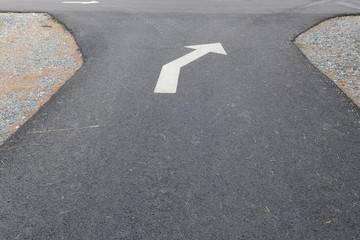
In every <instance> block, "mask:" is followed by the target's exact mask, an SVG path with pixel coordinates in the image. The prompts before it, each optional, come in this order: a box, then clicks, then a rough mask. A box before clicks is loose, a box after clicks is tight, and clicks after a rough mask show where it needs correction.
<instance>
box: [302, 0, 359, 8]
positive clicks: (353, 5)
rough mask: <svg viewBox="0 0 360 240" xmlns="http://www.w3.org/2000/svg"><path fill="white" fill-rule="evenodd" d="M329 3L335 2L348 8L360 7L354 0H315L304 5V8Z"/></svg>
mask: <svg viewBox="0 0 360 240" xmlns="http://www.w3.org/2000/svg"><path fill="white" fill-rule="evenodd" d="M327 3H334V4H337V5H341V6H344V7H348V8H353V9H360V5H357V3H356V4H355V3H352V2H346V1H337V0H322V1H317V2H313V3H309V4H307V5H305V6H303V8H308V7H313V6H316V5H322V4H327Z"/></svg>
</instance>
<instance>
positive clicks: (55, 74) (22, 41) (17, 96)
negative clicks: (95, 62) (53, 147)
mask: <svg viewBox="0 0 360 240" xmlns="http://www.w3.org/2000/svg"><path fill="white" fill-rule="evenodd" d="M0 62H1V64H0V145H1V144H2V143H3V142H4V140H6V139H7V138H8V137H9V136H10V135H11V134H13V133H14V132H15V131H16V130H17V129H18V128H19V126H20V125H21V124H23V123H24V122H26V120H28V119H29V118H30V117H31V116H32V115H33V114H34V113H35V112H36V111H37V110H38V109H39V108H40V107H41V106H42V105H43V104H44V103H45V102H46V101H47V100H49V98H50V97H51V96H52V95H53V94H54V93H55V92H56V91H57V90H58V89H59V88H60V87H61V86H62V85H63V84H64V83H65V82H66V81H67V80H68V79H70V78H71V77H72V75H73V74H74V73H75V72H76V71H77V70H78V69H79V68H80V67H81V66H82V56H81V53H80V51H79V48H78V46H77V44H76V42H75V40H74V38H73V36H72V35H71V34H70V33H69V32H68V31H66V29H65V27H64V26H63V25H61V24H60V23H58V22H56V21H55V20H54V19H53V18H52V17H51V16H50V15H48V14H45V13H0Z"/></svg>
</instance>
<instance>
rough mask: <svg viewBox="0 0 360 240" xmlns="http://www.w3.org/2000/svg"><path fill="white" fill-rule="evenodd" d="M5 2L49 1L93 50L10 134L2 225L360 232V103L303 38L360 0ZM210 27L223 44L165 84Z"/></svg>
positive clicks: (104, 233) (93, 234) (46, 231)
mask: <svg viewBox="0 0 360 240" xmlns="http://www.w3.org/2000/svg"><path fill="white" fill-rule="evenodd" d="M0 8H1V10H2V11H39V12H41V11H45V12H48V13H50V14H53V15H54V16H55V17H56V18H57V19H58V20H60V21H62V22H63V23H65V24H66V25H67V27H68V28H69V29H70V30H71V31H72V32H73V34H74V35H75V38H76V40H77V41H78V44H79V46H80V47H81V49H82V51H83V54H84V56H85V63H84V66H83V67H82V68H81V69H80V70H79V71H78V73H77V74H76V75H75V76H74V77H73V78H72V79H71V80H69V81H68V82H67V83H66V84H65V85H64V86H63V87H62V88H61V89H60V91H58V92H57V93H56V94H55V95H54V96H53V98H52V99H51V100H50V101H49V102H48V103H47V104H46V105H45V106H44V107H43V108H42V109H41V110H40V111H39V112H38V113H37V114H36V115H35V116H33V117H32V118H31V119H30V120H29V121H28V122H27V123H26V124H24V125H23V126H22V127H21V128H20V129H19V130H18V132H17V133H16V134H15V135H14V136H13V137H11V138H10V139H9V140H8V141H7V142H5V144H4V146H3V147H2V148H1V152H0V160H1V161H0V168H1V171H0V239H360V183H359V182H360V174H359V170H360V137H359V121H360V117H359V115H360V111H359V109H358V108H357V107H356V106H355V104H353V103H352V102H351V101H350V100H349V99H348V98H347V97H346V96H345V95H344V94H343V93H342V92H341V91H340V90H339V89H338V88H337V87H336V86H335V85H334V84H332V83H331V81H330V80H329V79H327V78H326V77H325V76H324V75H323V74H322V73H320V72H319V71H318V70H317V69H316V68H315V67H314V66H313V65H312V64H311V63H310V62H309V61H308V60H307V59H306V58H305V57H304V56H303V55H302V54H301V52H300V51H299V50H298V49H297V47H296V46H294V45H293V43H292V40H293V39H294V37H295V36H296V35H298V34H299V33H301V32H303V31H305V30H306V29H308V28H309V27H311V26H312V25H314V24H316V23H318V22H320V21H322V20H324V19H326V18H329V17H332V16H335V15H338V14H340V15H342V14H350V13H352V14H354V13H360V4H359V2H357V1H354V0H353V1H350V0H349V1H347V0H342V1H318V2H315V1H314V2H311V1H309V0H296V1H295V0H293V1H285V0H283V1H280V0H266V1H265V0H263V1H260V0H254V1H245V0H238V1H225V0H224V1H220V0H219V1H214V0H209V1H205V0H203V1H200V0H195V1H190V0H184V1H182V0H171V1H170V0H169V1H166V0H134V1H130V0H123V1H122V0H120V1H115V0H100V3H98V4H89V5H80V4H62V3H61V1H54V0H52V1H50V0H34V1H27V0H26V1H25V0H16V1H7V0H6V1H5V0H3V1H0ZM206 43H221V45H222V46H223V48H224V50H225V51H226V53H227V55H222V54H216V53H208V54H206V55H204V56H202V57H201V58H197V59H196V60H194V59H193V60H194V61H192V62H191V63H189V64H188V65H186V66H184V67H182V68H181V71H180V75H179V79H178V86H177V91H176V93H172V94H170V93H154V89H155V86H156V84H157V81H158V78H159V74H160V71H161V68H162V66H163V65H165V64H167V63H169V62H171V61H174V60H175V59H178V58H180V57H182V56H184V55H186V54H189V53H191V52H193V51H200V50H194V49H188V48H184V46H188V45H198V44H206ZM172 71H173V69H172ZM170 72H171V71H170ZM175 72H176V71H175ZM173 73H174V71H173Z"/></svg>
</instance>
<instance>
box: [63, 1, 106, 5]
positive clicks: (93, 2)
mask: <svg viewBox="0 0 360 240" xmlns="http://www.w3.org/2000/svg"><path fill="white" fill-rule="evenodd" d="M61 3H75V4H95V3H99V2H98V1H90V2H61Z"/></svg>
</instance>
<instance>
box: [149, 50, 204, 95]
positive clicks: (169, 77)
mask: <svg viewBox="0 0 360 240" xmlns="http://www.w3.org/2000/svg"><path fill="white" fill-rule="evenodd" d="M208 53H209V51H208V50H207V49H197V50H195V51H192V52H191V53H188V54H186V55H185V56H182V57H180V58H178V59H176V60H174V61H172V62H169V63H168V64H165V65H164V66H163V67H162V69H161V72H160V76H159V79H158V82H157V84H156V87H155V91H154V92H155V93H176V89H177V85H178V81H179V74H180V69H181V68H182V67H183V66H185V65H187V64H189V63H191V62H193V61H195V60H196V59H198V58H201V57H202V56H204V55H206V54H208Z"/></svg>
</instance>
